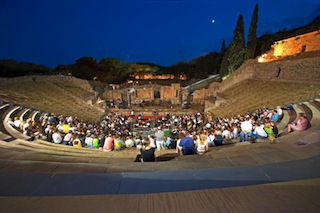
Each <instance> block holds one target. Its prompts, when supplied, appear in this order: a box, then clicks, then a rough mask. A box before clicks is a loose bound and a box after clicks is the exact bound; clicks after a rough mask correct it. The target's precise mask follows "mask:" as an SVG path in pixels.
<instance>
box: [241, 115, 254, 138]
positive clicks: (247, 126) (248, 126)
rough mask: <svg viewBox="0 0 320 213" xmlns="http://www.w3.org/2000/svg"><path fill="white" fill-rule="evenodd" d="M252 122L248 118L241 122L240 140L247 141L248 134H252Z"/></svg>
mask: <svg viewBox="0 0 320 213" xmlns="http://www.w3.org/2000/svg"><path fill="white" fill-rule="evenodd" d="M251 131H252V123H251V121H250V120H249V118H248V117H247V118H245V121H243V122H241V132H240V142H242V141H248V137H249V135H251V134H252V132H251Z"/></svg>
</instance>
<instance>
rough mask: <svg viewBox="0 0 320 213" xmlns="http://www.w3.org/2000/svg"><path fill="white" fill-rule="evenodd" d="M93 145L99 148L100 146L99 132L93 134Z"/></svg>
mask: <svg viewBox="0 0 320 213" xmlns="http://www.w3.org/2000/svg"><path fill="white" fill-rule="evenodd" d="M92 145H93V147H94V148H98V147H99V138H98V135H97V134H94V135H93V140H92Z"/></svg>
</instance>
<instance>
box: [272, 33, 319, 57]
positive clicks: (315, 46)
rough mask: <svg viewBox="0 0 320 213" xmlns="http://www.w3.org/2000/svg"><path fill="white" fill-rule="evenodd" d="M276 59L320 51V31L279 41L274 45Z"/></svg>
mask: <svg viewBox="0 0 320 213" xmlns="http://www.w3.org/2000/svg"><path fill="white" fill-rule="evenodd" d="M271 49H273V50H274V51H273V56H274V57H279V56H281V57H285V56H292V55H296V54H300V53H304V52H311V51H317V50H320V31H314V32H311V33H306V34H302V35H299V36H295V37H292V38H288V39H284V40H281V41H277V42H276V43H275V44H274V45H272V47H271Z"/></svg>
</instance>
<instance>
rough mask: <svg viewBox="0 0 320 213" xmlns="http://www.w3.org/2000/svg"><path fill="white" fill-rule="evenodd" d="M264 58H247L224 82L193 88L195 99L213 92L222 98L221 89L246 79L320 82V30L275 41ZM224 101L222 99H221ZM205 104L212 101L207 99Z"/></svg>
mask: <svg viewBox="0 0 320 213" xmlns="http://www.w3.org/2000/svg"><path fill="white" fill-rule="evenodd" d="M264 59H265V60H264V61H259V62H258V59H251V60H248V61H246V62H245V63H244V64H242V65H241V66H240V67H239V69H237V70H236V71H235V72H234V73H233V74H232V75H231V76H230V77H229V78H228V79H226V80H224V81H222V82H221V83H219V82H213V83H211V84H210V86H209V88H208V89H201V90H196V91H194V97H193V100H194V102H199V100H206V99H210V98H211V97H212V96H215V97H216V98H217V100H220V99H221V98H219V93H220V92H223V91H225V90H226V89H228V88H230V87H233V86H234V85H236V84H238V83H239V82H242V81H244V80H247V79H255V80H257V81H259V80H264V81H279V82H281V81H282V82H283V81H285V82H308V83H310V84H312V83H313V84H320V34H319V31H316V32H312V33H307V34H304V35H300V36H296V37H293V38H289V39H285V40H283V41H278V42H276V44H275V45H273V49H272V50H271V51H269V52H268V53H267V54H266V56H264ZM267 59H268V60H267ZM261 62H263V63H261ZM221 101H222V102H223V100H222V99H221ZM209 102H210V101H209ZM218 102H219V101H218ZM219 103H220V102H219ZM205 104H206V105H208V106H211V105H212V103H207V101H206V103H205Z"/></svg>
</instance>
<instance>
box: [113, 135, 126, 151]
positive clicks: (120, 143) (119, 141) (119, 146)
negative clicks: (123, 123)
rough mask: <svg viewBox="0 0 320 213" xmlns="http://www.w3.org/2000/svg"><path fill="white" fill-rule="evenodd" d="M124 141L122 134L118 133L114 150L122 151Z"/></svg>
mask: <svg viewBox="0 0 320 213" xmlns="http://www.w3.org/2000/svg"><path fill="white" fill-rule="evenodd" d="M123 146H124V142H123V140H122V139H121V135H119V134H118V135H116V138H115V139H114V150H115V151H121V150H122V149H123Z"/></svg>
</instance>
